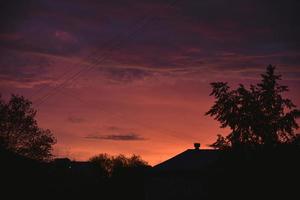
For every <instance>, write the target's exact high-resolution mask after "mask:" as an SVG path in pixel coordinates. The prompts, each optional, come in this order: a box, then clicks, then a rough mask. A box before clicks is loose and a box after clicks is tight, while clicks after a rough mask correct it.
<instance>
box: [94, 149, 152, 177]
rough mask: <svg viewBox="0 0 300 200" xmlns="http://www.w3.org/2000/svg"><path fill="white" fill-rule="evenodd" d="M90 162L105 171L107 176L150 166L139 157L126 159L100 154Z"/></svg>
mask: <svg viewBox="0 0 300 200" xmlns="http://www.w3.org/2000/svg"><path fill="white" fill-rule="evenodd" d="M90 162H92V163H94V164H95V165H96V166H97V167H99V169H100V170H101V171H103V173H104V175H106V176H112V175H115V174H120V173H122V172H124V171H127V170H128V169H137V168H142V167H147V166H148V164H147V162H146V161H144V160H142V158H141V157H140V156H137V155H132V156H131V157H126V156H124V155H122V154H120V155H118V156H110V155H108V154H99V155H97V156H94V157H92V158H90Z"/></svg>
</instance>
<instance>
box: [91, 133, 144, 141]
mask: <svg viewBox="0 0 300 200" xmlns="http://www.w3.org/2000/svg"><path fill="white" fill-rule="evenodd" d="M85 138H87V139H94V140H117V141H135V140H146V139H145V138H144V137H142V136H140V135H138V134H135V133H125V134H108V135H88V136H86V137H85Z"/></svg>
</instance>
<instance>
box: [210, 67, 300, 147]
mask: <svg viewBox="0 0 300 200" xmlns="http://www.w3.org/2000/svg"><path fill="white" fill-rule="evenodd" d="M261 77H262V80H261V82H260V83H258V84H256V85H250V88H249V89H246V88H245V86H244V85H242V84H240V85H239V87H238V88H237V89H235V90H230V87H229V86H228V84H227V83H225V82H214V83H211V86H212V92H211V94H210V95H211V96H214V97H215V99H216V101H215V103H214V105H213V106H212V107H211V108H210V110H209V111H208V112H207V113H206V115H210V116H212V117H214V119H216V120H217V121H219V122H220V124H221V128H225V127H229V128H230V129H231V133H230V134H229V135H228V136H227V137H223V136H221V135H218V139H217V141H216V142H215V143H213V144H212V145H211V146H212V147H214V148H219V149H226V148H239V147H243V148H256V147H258V146H260V147H275V146H278V145H280V144H292V143H294V142H295V141H297V140H299V137H298V136H297V135H296V134H295V133H294V131H295V129H297V128H298V124H297V122H296V118H298V117H299V116H300V110H298V109H296V105H294V104H293V103H292V101H291V100H290V99H287V98H284V97H283V96H282V93H284V92H286V91H288V87H287V86H284V85H280V84H279V83H278V81H279V80H281V75H277V74H275V67H274V66H272V65H269V66H268V67H267V70H266V73H264V74H262V75H261ZM297 138H298V139H297Z"/></svg>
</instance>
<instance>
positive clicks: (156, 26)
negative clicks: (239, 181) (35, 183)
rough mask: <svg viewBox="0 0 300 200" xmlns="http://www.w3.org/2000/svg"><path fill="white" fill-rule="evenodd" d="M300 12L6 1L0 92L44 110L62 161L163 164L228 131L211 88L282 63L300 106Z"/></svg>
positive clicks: (297, 4) (256, 5)
mask: <svg viewBox="0 0 300 200" xmlns="http://www.w3.org/2000/svg"><path fill="white" fill-rule="evenodd" d="M299 10H300V1H298V0H285V1H283V0H282V1H271V0H256V1H255V0H243V1H241V0H181V1H180V0H177V1H174V0H173V1H169V0H160V1H158V0H110V1H101V0H89V1H86V0H1V1H0V27H1V28H0V52H1V53H0V93H1V94H2V96H3V97H4V98H5V99H7V98H8V97H9V95H10V94H11V93H14V94H20V95H24V96H25V97H26V98H29V99H30V100H31V101H32V102H33V106H34V107H35V108H36V109H37V110H38V116H37V118H38V122H39V125H40V126H41V127H43V128H49V129H50V130H51V131H52V132H53V134H54V135H55V137H56V138H57V144H56V145H55V147H54V154H55V155H56V156H58V157H69V158H71V159H76V160H86V159H88V158H90V157H91V156H93V155H96V154H98V153H109V154H112V155H116V154H120V153H122V154H125V155H131V154H138V155H141V156H142V158H143V159H145V160H146V161H148V162H149V163H150V164H152V165H153V164H157V163H159V162H161V161H164V160H165V159H167V158H169V157H171V156H174V155H176V154H178V153H180V152H182V151H184V150H186V149H187V148H192V147H193V146H192V145H193V143H194V142H200V143H201V145H202V148H207V145H208V144H211V143H212V142H213V141H214V140H215V139H216V135H217V134H224V135H226V134H227V133H228V132H229V130H226V129H220V128H219V124H218V123H217V122H216V121H214V120H213V119H212V118H210V117H208V116H204V113H205V112H206V111H207V110H208V109H209V108H210V106H211V105H212V104H213V101H214V99H213V98H212V97H210V96H209V94H210V90H211V88H210V85H209V83H210V82H213V81H227V82H229V84H230V85H231V86H232V87H233V88H234V87H235V86H236V85H237V84H238V83H244V84H246V85H249V84H250V83H256V82H257V81H258V80H259V78H260V76H259V74H261V73H263V72H264V71H265V68H266V66H267V65H268V64H274V65H276V66H277V71H278V73H280V74H282V75H283V77H282V78H283V81H282V83H283V84H286V85H288V86H289V88H290V92H289V93H287V94H286V95H287V96H288V97H290V98H291V99H292V100H293V101H294V103H295V104H296V105H298V106H300V93H299V87H300V13H299ZM298 132H300V131H299V130H298Z"/></svg>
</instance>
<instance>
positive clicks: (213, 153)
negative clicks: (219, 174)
mask: <svg viewBox="0 0 300 200" xmlns="http://www.w3.org/2000/svg"><path fill="white" fill-rule="evenodd" d="M194 147H195V148H194V149H187V150H186V151H184V152H182V153H180V154H178V155H176V156H174V157H172V158H170V159H168V160H166V161H164V162H162V163H160V164H158V165H156V166H154V170H155V171H193V170H199V169H203V168H204V167H207V166H209V165H211V164H213V163H214V162H216V161H217V160H218V159H219V157H220V153H221V152H220V151H218V150H214V149H200V148H199V147H200V144H199V143H195V144H194Z"/></svg>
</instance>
